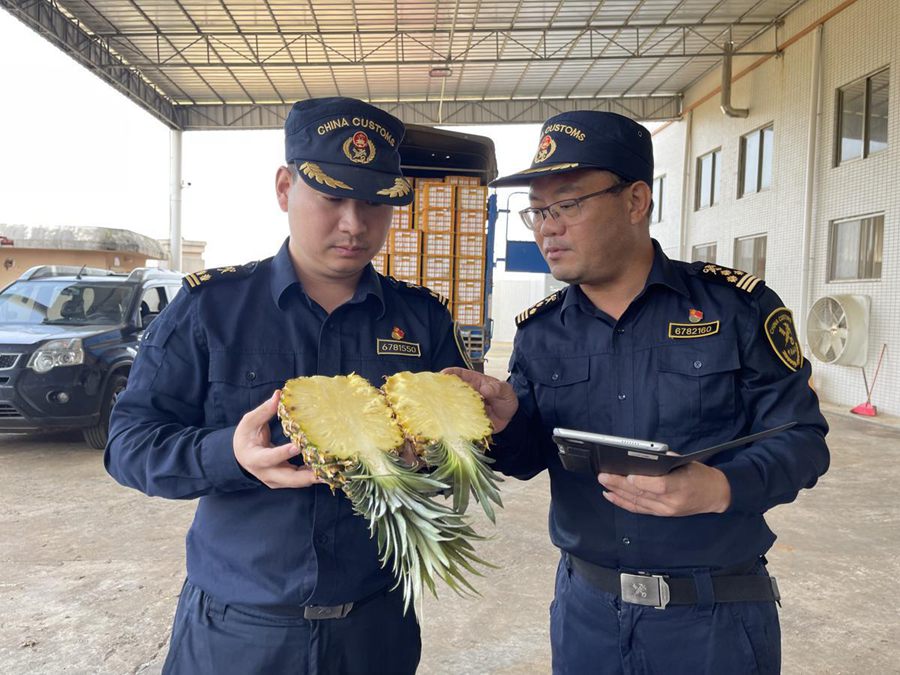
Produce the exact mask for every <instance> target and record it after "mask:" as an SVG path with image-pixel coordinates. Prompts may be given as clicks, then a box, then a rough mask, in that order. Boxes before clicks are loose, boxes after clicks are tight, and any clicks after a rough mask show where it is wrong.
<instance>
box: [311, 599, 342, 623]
mask: <svg viewBox="0 0 900 675" xmlns="http://www.w3.org/2000/svg"><path fill="white" fill-rule="evenodd" d="M351 609H353V603H352V602H345V603H344V604H343V605H331V606H329V605H309V606H308V607H304V608H303V618H304V619H310V620H312V621H320V620H322V619H343V618H344V617H345V616H347V615H348V614H349V613H350V610H351Z"/></svg>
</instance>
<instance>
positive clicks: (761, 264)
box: [750, 236, 767, 279]
mask: <svg viewBox="0 0 900 675" xmlns="http://www.w3.org/2000/svg"><path fill="white" fill-rule="evenodd" d="M766 240H767V237H764V236H763V237H755V238H754V239H753V267H751V268H750V272H751V273H752V274H755V275H756V276H758V277H759V278H760V279H765V278H766Z"/></svg>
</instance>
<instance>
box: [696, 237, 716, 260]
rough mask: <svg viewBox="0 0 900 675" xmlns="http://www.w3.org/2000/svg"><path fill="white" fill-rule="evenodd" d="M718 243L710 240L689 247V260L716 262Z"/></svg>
mask: <svg viewBox="0 0 900 675" xmlns="http://www.w3.org/2000/svg"><path fill="white" fill-rule="evenodd" d="M717 248H718V245H717V243H716V242H714V241H711V242H709V243H706V244H697V245H696V246H694V247H693V248H692V249H691V262H710V263H714V262H716V249H717Z"/></svg>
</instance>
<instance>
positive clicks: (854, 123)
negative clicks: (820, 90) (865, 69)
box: [834, 68, 890, 166]
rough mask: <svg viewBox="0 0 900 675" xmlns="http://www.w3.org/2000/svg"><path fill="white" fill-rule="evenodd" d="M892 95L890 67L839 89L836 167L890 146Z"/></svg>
mask: <svg viewBox="0 0 900 675" xmlns="http://www.w3.org/2000/svg"><path fill="white" fill-rule="evenodd" d="M889 94H890V69H889V68H885V69H883V70H879V71H878V72H877V73H874V74H872V75H869V76H867V77H864V78H861V79H859V80H856V81H855V82H851V83H850V84H848V85H846V86H844V87H841V88H840V89H838V90H837V115H836V121H837V130H836V134H835V136H836V138H835V153H834V154H835V162H834V163H835V166H837V165H839V164H841V163H843V162H846V161H849V160H852V159H861V158H864V157H868V156H869V155H874V154H876V153H878V152H881V151H882V150H884V149H886V148H887V146H888V137H887V135H888V131H887V130H888V96H889Z"/></svg>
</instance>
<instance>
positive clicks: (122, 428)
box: [105, 244, 465, 605]
mask: <svg viewBox="0 0 900 675" xmlns="http://www.w3.org/2000/svg"><path fill="white" fill-rule="evenodd" d="M396 329H400V330H399V331H397V330H396ZM392 333H393V336H392ZM397 335H402V336H403V337H402V341H405V342H408V343H410V344H417V345H418V349H405V350H402V351H401V352H393V353H390V354H379V352H378V345H377V342H378V340H394V341H396V337H397ZM417 352H418V353H419V354H420V355H419V356H416V355H415V354H416V353H417ZM449 366H462V367H465V363H464V359H463V357H462V355H461V353H460V351H459V348H458V347H457V340H456V336H455V335H454V328H453V323H452V319H451V317H450V314H449V312H448V311H447V309H446V308H445V307H444V306H443V305H442V304H441V303H440V302H439V301H438V300H436V299H435V298H433V297H432V296H431V295H430V294H429V292H428V291H427V290H424V289H420V288H417V287H408V286H406V285H405V284H403V283H402V282H397V281H395V280H393V279H388V278H385V277H382V276H381V275H379V274H377V273H376V272H375V270H374V269H373V268H372V267H371V266H369V267H367V268H366V270H365V271H364V272H363V275H362V278H361V279H360V282H359V284H358V287H357V289H356V292H355V293H354V295H353V297H352V299H351V300H350V301H348V302H347V303H346V304H344V305H342V306H341V307H338V308H337V309H335V310H334V311H333V312H332V313H331V314H330V315H329V314H327V313H326V312H325V311H324V310H323V309H322V307H320V306H319V305H318V304H317V303H315V302H314V301H313V300H312V299H310V298H309V297H308V296H307V295H306V294H305V293H304V292H303V289H302V287H301V285H300V283H299V281H298V280H297V277H296V274H295V272H294V268H293V265H292V263H291V259H290V255H289V253H288V249H287V244H285V245H284V246H283V247H282V248H281V250H280V251H279V253H278V254H277V255H276V256H275V257H274V258H270V259H268V260H264V261H261V262H260V263H258V264H257V266H256V268H255V270H254V271H253V272H252V273H250V274H247V275H245V276H244V277H243V278H240V279H234V280H218V281H215V282H213V283H209V284H208V285H206V286H204V287H201V288H198V289H196V290H195V292H193V293H189V292H187V291H182V292H180V293H179V294H178V295H177V296H176V298H175V300H174V301H173V302H172V303H171V304H170V305H169V306H168V307H167V308H166V309H165V311H163V312H162V313H161V314H160V315H159V317H158V318H157V319H156V320H155V321H154V322H153V324H152V326H151V328H150V329H149V330H148V331H147V334H146V335H145V339H144V340H143V341H142V343H141V347H140V350H139V353H138V357H137V359H136V360H135V363H134V366H133V368H132V371H131V373H130V376H129V379H128V388H127V389H126V391H125V392H124V393H123V394H122V395H121V396H120V398H119V400H118V402H117V404H116V407H115V410H114V412H113V415H112V419H111V425H110V442H109V445H108V447H107V452H106V457H105V461H106V466H107V470H108V471H109V472H110V473H111V474H112V475H113V477H115V478H116V480H118V481H119V482H120V483H122V484H124V485H128V486H130V487H134V488H137V489H139V490H141V491H142V492H145V493H146V494H149V495H154V496H162V497H168V498H173V499H190V498H194V497H199V498H200V499H199V503H198V506H197V513H196V517H195V519H194V522H193V524H192V526H191V528H190V532H189V533H188V537H187V569H188V577H189V578H190V579H191V581H192V582H193V583H194V584H195V585H197V586H199V587H200V588H202V589H204V590H206V591H207V592H209V593H211V594H212V595H214V596H215V597H217V598H218V599H219V600H221V601H223V602H226V603H228V602H234V603H241V604H250V605H285V604H298V605H308V604H316V605H335V604H340V603H344V602H350V601H355V600H360V599H362V598H365V597H366V596H368V595H371V594H372V593H375V592H377V591H378V590H380V589H382V588H384V587H385V586H387V585H388V584H392V583H393V578H392V574H391V572H390V570H389V569H382V567H381V563H380V562H379V559H378V553H377V544H376V542H375V540H373V539H372V538H371V536H370V532H369V530H368V526H367V522H366V521H365V520H364V519H363V518H361V517H360V516H358V515H356V514H354V513H353V510H352V508H351V505H350V501H349V500H348V499H347V498H346V497H345V496H344V495H343V493H341V492H340V491H338V492H337V494H332V492H331V490H330V488H328V487H327V486H325V485H315V486H312V487H310V488H305V489H279V490H273V489H269V488H268V487H266V486H264V485H261V483H260V482H259V481H258V480H256V479H255V478H254V477H252V476H250V475H249V474H246V473H245V472H244V471H243V470H242V469H241V467H240V466H239V465H238V463H237V461H236V459H235V457H234V451H233V447H232V437H233V435H234V429H235V426H236V425H237V423H238V422H239V421H240V419H241V417H242V416H243V415H244V413H246V412H247V411H248V410H251V409H252V408H254V407H256V406H258V405H259V404H260V403H262V402H263V401H264V400H266V399H267V398H268V397H269V396H271V394H272V392H273V391H274V390H275V389H277V388H279V387H281V386H282V385H283V384H284V382H285V381H286V380H288V379H290V378H292V377H297V376H301V375H329V376H331V375H341V374H347V373H350V372H356V373H359V374H360V375H362V376H364V377H365V378H366V379H368V380H369V382H371V383H372V384H373V385H375V386H380V385H381V383H382V382H383V379H382V378H383V376H385V375H390V374H393V373H395V372H399V371H403V370H410V371H422V370H432V371H437V370H440V369H442V368H445V367H449ZM270 429H271V431H272V444H273V445H279V444H282V443H286V442H287V438H286V437H285V435H284V433H283V432H282V430H281V426H280V424H279V422H278V420H277V419H273V421H272V422H271V423H270ZM292 461H295V463H297V464H299V463H301V462H300V458H296V459H295V460H292Z"/></svg>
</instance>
